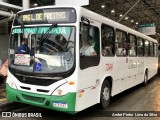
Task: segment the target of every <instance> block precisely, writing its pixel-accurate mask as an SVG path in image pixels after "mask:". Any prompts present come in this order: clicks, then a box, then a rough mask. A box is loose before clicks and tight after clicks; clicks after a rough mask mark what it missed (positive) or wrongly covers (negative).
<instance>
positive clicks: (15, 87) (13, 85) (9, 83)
mask: <svg viewBox="0 0 160 120" xmlns="http://www.w3.org/2000/svg"><path fill="white" fill-rule="evenodd" d="M7 83H8V85H9V86H10V87H11V88H13V89H17V86H16V85H15V83H14V82H13V81H12V80H11V79H10V77H8V78H7Z"/></svg>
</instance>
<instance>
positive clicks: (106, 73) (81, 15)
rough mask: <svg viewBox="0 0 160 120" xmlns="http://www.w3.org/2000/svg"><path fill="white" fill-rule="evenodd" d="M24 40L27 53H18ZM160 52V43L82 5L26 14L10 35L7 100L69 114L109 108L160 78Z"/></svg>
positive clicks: (18, 17)
mask: <svg viewBox="0 0 160 120" xmlns="http://www.w3.org/2000/svg"><path fill="white" fill-rule="evenodd" d="M24 39H27V41H28V44H26V45H27V46H28V47H29V49H30V53H28V54H22V53H21V54H20V53H18V52H17V49H18V48H19V46H20V45H21V42H22V41H23V40H24ZM81 47H83V54H81V52H80V51H81ZM88 48H89V49H88ZM87 50H88V52H86V51H87ZM93 51H94V53H96V54H92V52H93ZM157 51H158V50H157V41H156V40H154V39H152V38H150V37H148V36H146V35H144V34H142V33H139V32H137V31H135V30H133V29H130V28H128V27H126V26H124V25H121V24H119V23H117V22H114V21H112V20H110V19H108V18H106V17H103V16H101V15H99V14H96V13H94V12H92V11H89V10H87V9H85V8H82V7H79V6H47V7H37V8H32V9H28V10H23V11H20V12H18V13H17V14H16V16H15V19H14V21H13V26H12V30H11V36H10V48H9V76H8V78H7V82H6V91H7V98H8V99H9V100H11V101H16V102H21V103H26V104H30V105H35V106H39V107H44V108H48V109H53V110H58V111H64V112H68V113H76V112H78V111H82V110H84V109H86V108H88V107H90V106H93V105H95V104H98V103H99V104H100V105H101V106H102V108H103V109H105V108H106V107H107V106H108V105H109V102H110V98H111V97H112V96H115V95H117V94H119V93H121V92H123V91H125V90H127V89H129V88H131V87H133V86H136V85H137V84H140V83H145V84H146V83H147V81H148V80H149V79H150V78H151V77H153V76H154V75H155V74H156V73H157V68H158V57H157Z"/></svg>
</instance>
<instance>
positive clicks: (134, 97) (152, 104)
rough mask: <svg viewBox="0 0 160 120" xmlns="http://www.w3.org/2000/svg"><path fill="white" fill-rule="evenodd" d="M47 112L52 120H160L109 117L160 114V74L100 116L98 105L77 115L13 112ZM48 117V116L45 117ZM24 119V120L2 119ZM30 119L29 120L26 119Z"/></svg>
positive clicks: (30, 109) (24, 109)
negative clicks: (120, 113)
mask: <svg viewBox="0 0 160 120" xmlns="http://www.w3.org/2000/svg"><path fill="white" fill-rule="evenodd" d="M15 111H17V112H31V113H33V112H38V111H39V112H42V113H44V112H46V113H51V114H50V116H49V117H50V118H47V119H54V120H160V117H107V116H106V115H105V112H106V113H107V112H108V111H124V112H125V111H156V112H160V74H159V75H157V76H156V77H154V78H152V79H151V80H150V81H149V83H148V85H147V86H145V87H144V86H143V85H138V86H136V87H134V88H132V89H129V90H127V91H125V92H123V93H121V94H119V95H117V96H115V97H113V98H112V100H111V103H110V106H109V107H108V108H107V109H106V110H105V111H104V112H103V114H99V111H101V109H100V108H99V107H98V105H95V106H93V107H90V108H88V109H86V110H84V111H82V112H79V113H78V114H77V115H68V114H65V113H62V112H57V111H52V110H48V109H43V108H39V107H34V106H29V105H26V106H25V107H24V106H23V104H22V106H21V105H20V106H19V107H18V108H17V109H15V110H12V112H15ZM45 117H46V116H45ZM45 117H43V116H42V118H33V119H34V120H45V119H46V118H45ZM2 119H7V120H8V119H11V120H13V119H16V120H17V119H22V118H2ZM2 119H1V120H2ZM24 119H28V118H24Z"/></svg>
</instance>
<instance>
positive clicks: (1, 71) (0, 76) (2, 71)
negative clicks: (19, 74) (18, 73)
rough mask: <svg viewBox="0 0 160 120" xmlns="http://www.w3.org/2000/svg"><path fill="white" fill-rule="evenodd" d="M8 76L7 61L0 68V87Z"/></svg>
mask: <svg viewBox="0 0 160 120" xmlns="http://www.w3.org/2000/svg"><path fill="white" fill-rule="evenodd" d="M7 76H8V60H7V61H6V62H5V63H4V64H3V65H2V67H1V68H0V85H1V84H3V83H4V81H5V79H6V77H7Z"/></svg>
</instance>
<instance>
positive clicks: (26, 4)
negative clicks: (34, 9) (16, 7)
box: [22, 0, 30, 10]
mask: <svg viewBox="0 0 160 120" xmlns="http://www.w3.org/2000/svg"><path fill="white" fill-rule="evenodd" d="M22 5H23V9H24V10H25V9H28V8H30V0H22Z"/></svg>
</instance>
